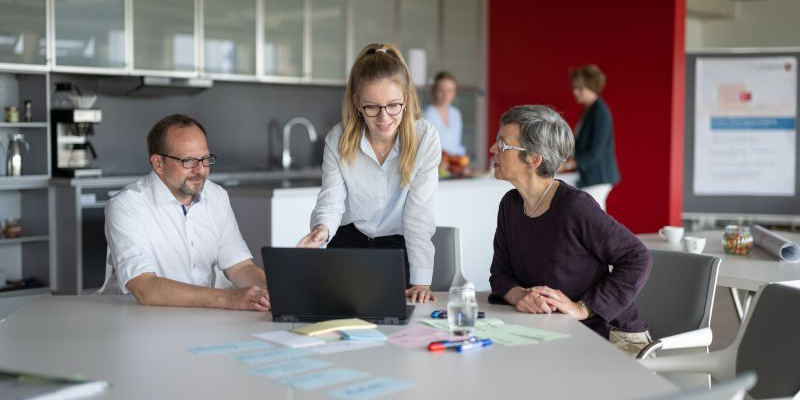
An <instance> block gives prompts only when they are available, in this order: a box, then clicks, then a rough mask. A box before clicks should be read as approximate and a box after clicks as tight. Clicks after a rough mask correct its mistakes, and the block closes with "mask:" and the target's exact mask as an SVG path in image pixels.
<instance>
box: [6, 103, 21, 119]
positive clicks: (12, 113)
mask: <svg viewBox="0 0 800 400" xmlns="http://www.w3.org/2000/svg"><path fill="white" fill-rule="evenodd" d="M6 122H19V109H18V108H17V106H8V107H6Z"/></svg>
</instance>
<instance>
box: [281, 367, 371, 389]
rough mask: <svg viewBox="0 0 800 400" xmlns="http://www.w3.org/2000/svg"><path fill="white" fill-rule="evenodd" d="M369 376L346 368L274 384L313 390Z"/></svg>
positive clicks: (287, 379)
mask: <svg viewBox="0 0 800 400" xmlns="http://www.w3.org/2000/svg"><path fill="white" fill-rule="evenodd" d="M366 376H369V374H368V373H366V372H361V371H356V370H352V369H347V368H331V369H326V370H322V371H319V372H312V373H310V374H306V375H300V376H293V377H290V378H283V379H278V380H277V381H276V382H278V383H280V384H281V385H284V386H290V387H293V388H295V389H301V390H314V389H319V388H321V387H325V386H330V385H335V384H337V383H342V382H347V381H352V380H354V379H360V378H364V377H366Z"/></svg>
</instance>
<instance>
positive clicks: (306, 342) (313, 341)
mask: <svg viewBox="0 0 800 400" xmlns="http://www.w3.org/2000/svg"><path fill="white" fill-rule="evenodd" d="M253 336H255V337H257V338H259V339H263V340H268V341H270V342H274V343H278V344H282V345H284V346H287V347H293V348H298V349H299V348H302V347H310V346H317V345H320V344H325V341H324V340H322V339H320V338H316V337H311V336H306V335H301V334H298V333H292V332H289V331H274V332H264V333H254V334H253Z"/></svg>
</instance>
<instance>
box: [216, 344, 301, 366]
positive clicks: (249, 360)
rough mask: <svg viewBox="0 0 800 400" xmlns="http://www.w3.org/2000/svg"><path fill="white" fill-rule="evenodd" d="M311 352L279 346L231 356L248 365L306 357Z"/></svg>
mask: <svg viewBox="0 0 800 400" xmlns="http://www.w3.org/2000/svg"><path fill="white" fill-rule="evenodd" d="M309 354H311V353H309V352H308V350H303V349H293V348H290V347H278V348H275V349H271V350H267V351H260V352H258V353H248V354H241V355H237V356H233V357H231V359H232V360H234V361H239V362H243V363H245V364H247V365H259V364H266V363H270V362H274V361H280V360H286V359H288V358H293V357H305V356H307V355H309Z"/></svg>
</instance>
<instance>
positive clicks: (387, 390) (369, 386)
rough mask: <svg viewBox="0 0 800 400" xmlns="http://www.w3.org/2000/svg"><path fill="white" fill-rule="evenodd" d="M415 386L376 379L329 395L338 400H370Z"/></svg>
mask: <svg viewBox="0 0 800 400" xmlns="http://www.w3.org/2000/svg"><path fill="white" fill-rule="evenodd" d="M413 385H414V384H413V383H411V382H407V381H401V380H399V379H391V378H375V379H370V380H366V381H364V382H360V383H356V384H355V385H351V386H347V387H344V388H341V389H336V390H332V391H330V392H328V394H329V395H331V396H333V397H336V398H338V399H345V400H369V399H376V398H378V397H383V396H386V395H389V394H392V393H395V392H399V391H401V390H405V389H408V388H410V387H411V386H413Z"/></svg>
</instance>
